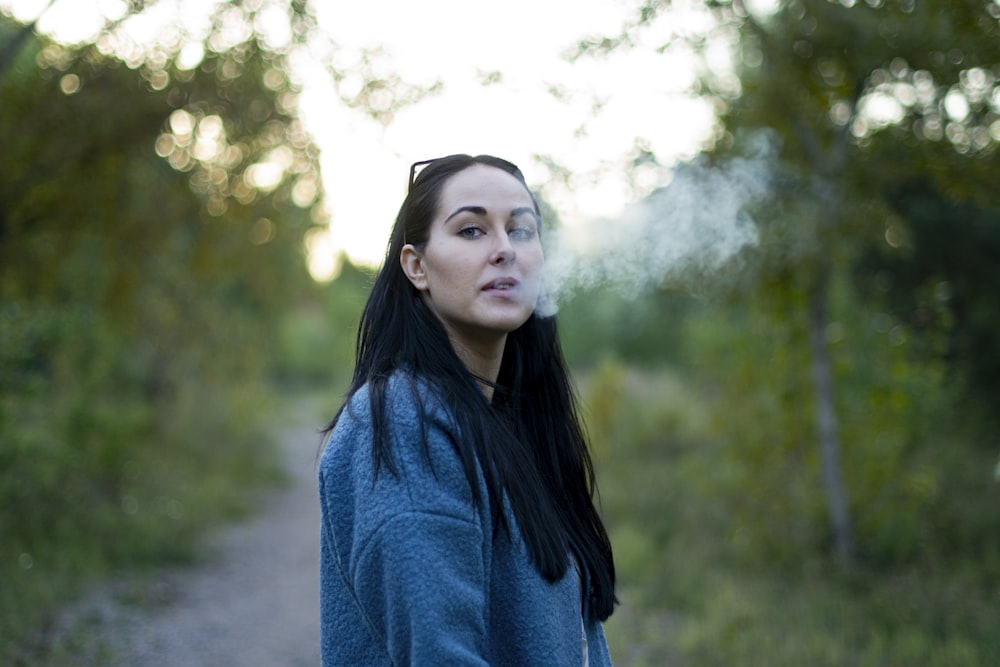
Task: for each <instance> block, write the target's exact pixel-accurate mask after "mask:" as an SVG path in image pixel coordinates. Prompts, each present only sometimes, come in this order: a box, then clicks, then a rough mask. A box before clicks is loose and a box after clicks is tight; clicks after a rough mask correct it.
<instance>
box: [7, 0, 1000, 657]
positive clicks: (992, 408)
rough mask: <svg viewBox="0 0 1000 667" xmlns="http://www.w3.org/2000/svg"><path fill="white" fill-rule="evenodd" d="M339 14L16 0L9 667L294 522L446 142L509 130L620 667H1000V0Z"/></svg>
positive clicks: (154, 2)
mask: <svg viewBox="0 0 1000 667" xmlns="http://www.w3.org/2000/svg"><path fill="white" fill-rule="evenodd" d="M324 4H326V3H319V2H308V1H307V0H229V1H223V0H218V1H215V2H205V3H185V2H177V1H174V0H146V1H142V0H128V1H126V0H114V1H112V0H106V1H101V2H97V1H96V0H95V2H90V3H84V2H82V1H81V2H72V1H69V0H62V1H56V2H25V1H23V0H22V1H21V2H14V1H13V0H5V1H4V2H0V637H2V641H0V663H3V664H12V665H38V664H56V661H57V660H60V659H68V660H70V662H68V663H67V664H72V658H71V657H70V658H67V657H66V656H65V655H63V656H62V658H60V657H58V656H54V655H52V653H51V650H50V647H51V642H50V640H51V632H52V627H53V619H54V618H56V616H57V614H58V612H59V611H60V609H62V608H64V607H65V606H66V605H69V604H71V603H72V602H73V600H74V599H75V598H76V597H77V596H78V595H80V594H81V592H82V591H85V590H87V589H88V587H90V586H92V585H94V584H95V583H96V582H100V581H103V580H106V579H107V578H109V577H115V576H119V575H120V574H121V573H123V572H141V571H155V570H156V569H158V568H162V567H165V566H168V565H170V566H172V565H176V564H178V563H185V562H188V561H190V560H191V559H192V558H193V557H194V556H193V555H194V554H195V553H196V551H197V549H198V546H197V545H198V544H199V542H198V540H199V539H200V538H201V537H202V536H204V535H205V534H206V533H208V532H211V531H213V530H217V529H218V528H219V527H220V526H222V525H224V524H225V523H226V522H227V521H229V520H231V519H233V518H235V517H238V516H241V515H245V514H246V513H248V512H253V511H254V510H255V509H256V507H257V505H256V504H255V498H256V497H257V496H256V495H255V493H254V491H255V490H260V489H266V488H268V487H270V486H273V485H274V484H276V483H278V482H279V480H280V474H279V473H278V465H277V458H278V454H277V453H276V446H275V443H274V442H273V440H272V438H271V437H270V435H269V428H268V427H269V424H270V423H272V422H273V421H274V420H275V419H276V416H277V415H278V414H280V413H281V412H282V411H283V410H288V409H290V408H289V406H294V405H296V404H300V403H303V402H314V403H315V402H319V403H321V404H325V405H328V406H329V411H328V412H329V415H332V413H333V411H335V409H336V407H337V405H338V404H339V401H340V400H341V398H340V397H341V395H342V393H343V391H344V389H345V388H346V385H347V379H348V377H349V373H350V368H351V362H352V358H353V342H354V331H355V327H356V324H357V320H358V316H359V314H360V309H361V306H362V305H363V303H364V299H365V295H366V293H367V290H368V287H369V285H370V281H371V278H372V271H373V265H374V264H375V263H376V262H377V261H378V251H379V249H380V248H382V247H384V239H385V234H386V232H387V230H388V227H389V225H390V224H391V220H392V216H393V214H394V210H395V208H396V207H397V206H398V204H399V201H400V199H401V197H402V195H403V189H404V187H405V180H404V179H405V174H406V173H407V167H408V164H409V163H410V162H413V161H416V160H419V159H424V158H427V157H429V156H433V155H440V154H444V153H448V152H453V151H462V152H480V151H484V152H494V153H497V154H501V155H504V156H506V157H510V158H512V159H515V160H516V161H518V162H519V163H520V164H521V165H522V168H523V169H524V171H525V173H526V174H527V175H528V177H529V180H530V181H531V182H532V185H533V187H534V188H535V189H536V191H537V193H538V195H539V198H540V199H541V200H542V202H543V204H544V207H545V209H546V225H547V230H546V237H547V239H551V240H549V241H547V242H548V243H550V244H551V245H550V248H551V253H552V257H553V258H557V259H558V260H559V261H557V262H554V264H558V266H559V267H561V271H562V272H561V273H559V274H558V275H557V276H556V278H554V279H553V288H554V289H555V287H558V288H559V291H558V293H557V295H556V296H557V298H558V306H559V315H558V317H559V318H560V326H561V330H562V335H563V342H564V347H565V350H566V353H567V356H568V358H569V361H570V363H571V365H572V367H573V370H574V373H575V375H576V377H577V379H578V383H579V389H580V395H581V398H582V400H583V403H584V408H585V409H584V413H585V416H586V420H587V426H588V430H589V433H590V436H591V438H592V443H593V448H594V455H595V460H596V465H597V470H598V484H599V489H600V497H601V506H602V508H603V512H604V516H605V517H606V521H607V524H608V527H609V530H610V533H611V537H612V541H613V544H614V546H615V553H616V559H617V565H618V570H619V579H620V598H621V600H622V605H621V607H620V609H619V611H618V612H616V614H615V616H613V617H612V619H611V620H610V621H609V622H608V624H607V633H608V637H609V642H610V644H611V647H612V653H613V657H614V659H615V661H616V664H619V665H776V666H781V665H789V666H791V665H795V666H799V665H852V666H854V665H873V666H875V665H920V666H925V665H928V666H941V667H955V666H961V665H970V666H971V665H996V664H1000V632H998V631H997V629H998V628H1000V514H998V511H1000V502H998V501H1000V437H998V435H997V434H998V427H1000V416H998V410H997V408H998V407H1000V406H998V398H997V397H998V396H1000V336H997V334H996V329H997V327H998V326H1000V298H998V294H1000V261H998V259H1000V188H998V187H997V186H998V183H1000V161H998V150H997V147H998V144H1000V1H998V0H949V1H948V2H945V1H944V0H771V1H764V0H758V1H757V2H750V1H749V0H704V1H703V2H696V1H695V0H676V1H673V2H672V1H670V0H644V1H642V2H639V1H636V0H632V1H627V2H624V1H623V2H611V1H610V0H609V1H608V2H603V3H602V2H593V3H590V4H587V5H585V6H581V7H582V8H581V9H580V10H578V11H577V12H575V13H574V11H573V9H572V7H573V6H572V5H569V4H566V5H561V7H562V9H561V10H560V11H550V12H547V13H544V14H541V13H537V14H532V13H531V11H530V10H529V9H528V8H527V6H526V7H525V8H521V7H520V5H516V4H515V5H513V6H510V7H506V9H504V8H501V9H498V8H496V7H493V8H486V7H485V6H484V7H478V3H464V4H461V5H458V4H449V3H441V4H440V6H439V5H437V4H436V3H434V2H431V3H424V5H426V6H424V5H422V6H421V11H419V12H416V13H413V12H414V10H413V9H412V8H411V9H410V10H403V9H398V8H395V6H394V5H391V4H385V6H384V7H383V11H382V12H381V13H377V12H376V13H374V14H371V15H370V16H368V19H367V23H366V22H364V21H362V22H360V23H356V24H350V29H349V30H348V29H344V30H345V31H342V32H341V33H339V34H340V35H341V36H340V37H338V28H337V27H336V25H337V24H336V20H335V19H334V18H330V17H329V16H325V14H324V13H325V12H328V9H323V8H321V5H324ZM371 4H372V6H373V7H380V6H382V3H371ZM411 4H414V3H411ZM416 4H419V3H416ZM536 4H537V3H536ZM84 5H86V7H84ZM81 8H82V9H81ZM460 8H461V9H460ZM397 10H398V11H399V12H404V11H410V12H411V13H410V14H400V15H396V14H394V13H393V12H395V11H397ZM341 11H343V12H348V10H341ZM359 11H360V10H359ZM477 11H478V12H480V13H478V14H477ZM483 12H486V13H488V12H500V13H501V14H503V16H504V17H505V20H507V21H508V23H499V22H492V23H491V21H490V20H489V19H490V17H489V15H487V17H486V18H485V19H484V18H483V14H482V13H483ZM393 16H395V17H396V18H397V19H399V20H398V21H393V20H392V18H393ZM95 17H96V18H95ZM581 17H583V18H581ZM587 17H589V19H587ZM339 18H340V19H343V20H345V21H346V18H345V17H344V16H341V17H339ZM404 18H405V19H406V20H405V21H404V20H403V19H404ZM585 19H586V20H585ZM421 21H422V22H423V23H421ZM498 21H499V19H498ZM390 23H391V24H392V25H394V26H396V27H395V28H393V29H392V30H390V29H389V28H387V27H386V26H388V25H389V24H390ZM399 25H403V26H404V27H405V28H406V29H400V28H399ZM527 25H530V26H532V29H531V30H528V29H527V28H525V30H526V32H525V33H524V34H523V35H522V34H520V33H519V32H518V30H519V29H520V28H519V26H527ZM67 26H68V27H67ZM357 26H361V27H357ZM71 28H72V29H71ZM362 28H364V29H365V30H367V31H368V32H365V33H364V35H365V36H364V39H358V38H357V35H358V31H359V30H362ZM477 36H481V39H480V42H479V43H478V46H477V42H476V40H475V39H474V38H475V37H477ZM482 36H490V38H489V39H486V37H482ZM394 47H395V50H394ZM539 48H542V50H541V51H537V50H534V51H531V50H530V49H539ZM411 49H418V50H419V51H422V52H425V53H427V54H431V55H433V56H434V57H433V58H432V59H431V60H429V61H428V63H429V64H427V65H426V68H424V69H421V68H420V67H418V66H417V65H415V64H414V63H416V62H417V60H416V56H415V55H411V54H413V53H414V51H412V50H411ZM526 54H527V55H528V58H527V60H525V55H526ZM545 54H548V56H546V55H545ZM547 57H551V60H544V58H547ZM526 62H527V65H526V64H525V63H526ZM442 63H447V64H448V66H449V67H452V66H454V68H455V69H454V70H452V69H448V68H447V67H445V66H444V65H443V64H442ZM427 68H430V69H427ZM536 75H537V76H536ZM533 77H535V78H533ZM505 149H506V150H505ZM333 175H335V176H336V177H335V178H334V177H333ZM362 237H363V238H362ZM372 239H375V240H374V241H373V240H372ZM373 244H374V247H375V248H376V250H374V251H373V250H372V247H373ZM321 425H322V424H317V426H321ZM63 650H64V649H63Z"/></svg>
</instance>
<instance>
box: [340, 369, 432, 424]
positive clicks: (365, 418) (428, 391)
mask: <svg viewBox="0 0 1000 667" xmlns="http://www.w3.org/2000/svg"><path fill="white" fill-rule="evenodd" d="M373 400H374V401H378V402H379V403H380V406H379V407H380V408H381V409H380V410H376V409H375V408H374V406H373V403H372V401H373ZM376 414H377V415H378V416H380V417H381V418H383V419H385V420H387V422H388V423H389V424H394V425H405V424H414V423H420V422H421V421H422V420H428V419H430V420H435V421H437V420H442V419H443V420H445V421H446V422H450V421H451V420H450V418H449V415H450V410H449V409H448V408H447V407H446V406H445V404H444V401H443V400H442V399H441V392H440V391H439V390H438V388H437V387H436V386H435V385H434V383H432V382H431V381H430V380H428V379H426V378H423V377H420V376H416V375H414V374H412V373H410V372H408V371H404V370H396V371H393V372H392V373H391V374H390V375H388V376H386V377H384V378H380V379H378V380H374V381H368V382H366V383H364V384H363V385H361V386H360V387H358V389H357V390H355V391H354V392H353V393H352V394H351V395H350V396H349V397H348V398H347V401H346V402H345V404H344V408H343V409H342V410H341V414H340V417H339V418H338V420H337V423H338V425H339V423H340V422H341V421H342V420H345V419H346V420H348V421H362V422H370V420H371V419H372V418H373V416H375V415H376Z"/></svg>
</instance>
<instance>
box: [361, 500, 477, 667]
mask: <svg viewBox="0 0 1000 667" xmlns="http://www.w3.org/2000/svg"><path fill="white" fill-rule="evenodd" d="M481 539H482V535H481V533H480V531H479V529H478V527H477V526H475V525H474V524H471V523H469V522H468V521H464V520H462V519H459V518H456V517H452V516H448V515H445V514H432V513H430V512H406V513H401V514H397V515H396V516H394V517H392V518H391V519H389V520H388V521H386V522H385V523H384V524H383V525H382V526H381V527H380V529H379V530H378V532H377V534H376V535H375V536H374V537H373V539H372V540H371V541H370V542H369V543H368V545H367V547H366V548H365V549H364V551H363V552H362V553H361V554H360V555H359V557H358V559H357V562H356V564H355V568H356V576H355V586H356V590H357V592H358V596H359V598H360V599H362V600H366V601H367V602H366V607H367V609H366V611H367V614H368V616H369V619H371V620H372V622H373V624H374V625H375V627H376V631H378V632H380V633H384V637H385V642H386V647H387V649H388V652H389V654H390V657H391V658H392V662H393V664H395V665H486V664H488V663H487V662H486V660H485V658H484V643H485V638H486V625H485V608H486V601H485V583H484V582H485V576H484V573H483V566H482V557H481V555H480V549H479V546H478V545H479V543H480V541H481Z"/></svg>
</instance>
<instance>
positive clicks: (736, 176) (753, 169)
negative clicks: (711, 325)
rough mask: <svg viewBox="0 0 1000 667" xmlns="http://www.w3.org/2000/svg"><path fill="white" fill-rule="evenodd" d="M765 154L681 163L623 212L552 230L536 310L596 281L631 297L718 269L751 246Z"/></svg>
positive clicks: (548, 310) (764, 183) (551, 308)
mask: <svg viewBox="0 0 1000 667" xmlns="http://www.w3.org/2000/svg"><path fill="white" fill-rule="evenodd" d="M770 153H771V151H769V150H766V149H763V148H762V149H761V150H760V151H759V153H758V154H757V155H756V156H754V157H751V158H735V159H732V160H730V161H728V162H725V163H723V164H718V165H712V166H709V165H707V164H705V163H702V162H696V163H689V164H685V165H682V166H679V167H677V169H675V171H674V176H673V180H672V181H671V182H670V184H669V185H668V186H666V187H664V188H661V189H659V190H657V191H656V192H654V193H653V194H652V195H650V196H649V197H648V198H646V199H645V200H643V201H642V202H640V203H638V204H636V205H634V206H632V207H631V208H629V209H628V210H627V211H626V212H625V214H624V215H623V216H622V217H621V218H619V219H615V220H597V221H590V222H588V223H586V224H585V225H584V226H583V227H580V226H574V227H573V228H572V229H566V228H563V229H560V230H558V232H557V233H556V234H555V236H554V237H553V238H551V239H550V240H549V242H548V243H547V244H546V245H547V248H546V262H545V264H546V275H545V285H546V292H547V294H546V295H545V297H543V298H542V299H541V300H540V302H539V306H538V309H537V310H538V313H539V314H540V315H543V316H545V315H553V314H555V312H556V310H557V309H558V304H559V301H560V300H561V299H563V298H565V296H566V295H568V294H570V293H572V292H573V291H575V290H579V289H587V288H591V287H594V286H596V285H609V286H613V287H615V288H617V289H619V290H620V291H622V292H623V293H625V294H630V295H636V296H637V295H638V294H640V293H642V292H644V291H646V290H649V289H652V288H655V287H656V286H658V285H661V284H662V283H663V282H664V281H667V280H671V279H679V278H682V277H683V276H685V275H686V274H689V273H695V274H698V275H702V274H704V273H706V272H711V271H714V270H717V269H719V268H721V267H722V266H723V265H725V264H726V263H727V262H730V261H731V260H732V259H733V258H734V257H735V256H736V255H737V254H738V253H739V252H740V251H741V250H742V249H743V248H745V247H747V246H751V245H755V244H756V243H757V227H756V225H755V224H754V222H753V220H751V218H750V217H749V214H748V213H747V210H746V209H747V207H748V205H749V204H751V203H752V202H753V201H755V200H758V199H760V198H761V197H762V196H763V195H764V194H765V193H766V191H767V187H768V182H769V175H770V171H771V169H770V167H769V164H770V157H771V156H770ZM581 237H582V238H583V239H585V240H586V241H587V244H586V246H587V247H585V248H583V249H581V244H580V243H579V242H578V241H579V239H580V238H581ZM574 241H576V242H574Z"/></svg>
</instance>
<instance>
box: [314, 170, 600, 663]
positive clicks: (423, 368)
mask: <svg viewBox="0 0 1000 667" xmlns="http://www.w3.org/2000/svg"><path fill="white" fill-rule="evenodd" d="M424 165H426V166H424ZM419 166H424V168H423V170H422V171H420V172H419V175H418V176H417V177H416V178H415V179H414V173H415V170H416V168H417V167H419ZM540 232H541V220H540V216H539V210H538V206H537V204H536V202H535V199H534V197H533V196H532V194H531V193H530V192H529V190H528V188H527V185H526V184H525V181H524V176H523V175H522V174H521V172H520V170H518V168H517V167H516V166H514V165H513V164H511V163H509V162H506V161H504V160H501V159H498V158H494V157H490V156H479V157H470V156H467V155H452V156H449V157H446V158H440V159H437V160H430V161H428V162H424V163H417V164H415V165H414V166H413V168H411V173H410V190H409V192H408V194H407V196H406V199H405V200H404V201H403V205H402V207H401V208H400V211H399V215H398V216H397V218H396V224H395V227H394V228H393V231H392V236H391V239H390V242H389V248H388V252H387V254H386V260H385V263H384V265H383V267H382V269H381V270H380V272H379V274H378V276H377V278H376V280H375V284H374V286H373V288H372V292H371V295H370V297H369V299H368V303H367V304H366V306H365V309H364V312H363V314H362V319H361V326H360V329H359V331H358V349H357V359H356V367H355V370H354V377H353V380H352V382H351V387H350V389H349V392H348V400H347V402H346V403H345V404H344V406H343V407H341V408H340V411H339V412H338V413H337V416H336V417H334V419H333V421H332V422H331V423H330V425H329V428H328V432H329V433H330V437H329V441H328V442H327V445H326V448H325V450H324V452H323V456H322V459H321V464H320V472H319V490H320V499H321V503H322V511H323V525H322V553H321V559H322V562H321V626H322V627H321V635H322V652H323V664H324V665H325V666H326V665H427V666H434V667H437V666H451V665H545V666H546V667H551V666H560V665H567V666H569V665H572V666H574V667H579V666H580V665H589V666H590V667H600V666H602V665H610V662H611V661H610V658H609V657H608V651H607V645H606V642H605V639H604V633H603V630H602V627H601V622H602V621H604V620H606V619H607V618H608V616H609V615H610V614H611V612H612V610H613V608H614V605H615V603H616V599H615V595H614V579H615V574H614V564H613V561H612V556H611V545H610V543H609V541H608V537H607V533H606V532H605V529H604V526H603V524H602V522H601V518H600V516H599V515H598V513H597V511H596V509H595V507H594V504H593V499H592V493H593V484H594V475H593V470H592V467H591V461H590V457H589V455H588V453H587V448H586V444H585V441H584V438H583V435H582V432H581V428H580V424H579V421H578V418H577V415H576V410H575V406H574V398H573V394H572V389H571V387H570V383H569V379H568V377H567V373H566V369H565V366H564V363H563V360H562V353H561V351H560V347H559V342H558V338H557V335H556V325H555V321H554V318H551V317H548V318H543V317H539V316H538V315H536V314H535V313H534V308H535V305H536V303H537V302H538V299H539V296H540V292H541V282H542V280H541V271H542V266H543V253H542V245H541V239H540V237H539V235H540Z"/></svg>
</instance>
